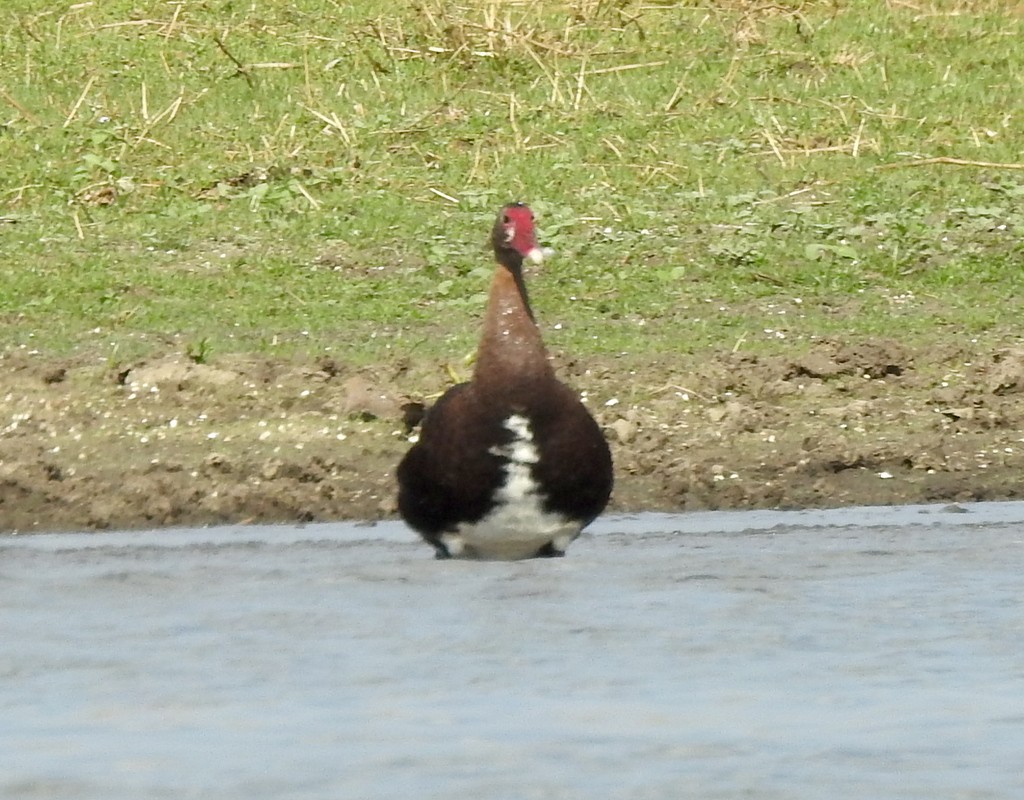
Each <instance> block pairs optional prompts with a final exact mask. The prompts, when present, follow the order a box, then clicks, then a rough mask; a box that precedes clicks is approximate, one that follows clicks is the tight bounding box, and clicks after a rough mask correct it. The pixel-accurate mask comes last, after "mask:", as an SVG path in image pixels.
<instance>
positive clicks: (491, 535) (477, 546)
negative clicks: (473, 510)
mask: <svg viewBox="0 0 1024 800" xmlns="http://www.w3.org/2000/svg"><path fill="white" fill-rule="evenodd" d="M505 428H506V429H507V430H508V431H510V432H511V433H512V441H511V442H509V443H508V444H507V445H503V446H501V447H495V448H494V449H493V450H492V452H493V453H494V455H498V456H502V457H504V458H506V459H508V461H507V462H506V466H505V482H504V483H503V484H502V486H501V488H499V489H498V492H497V495H496V496H495V506H494V508H493V509H492V510H491V511H490V512H489V513H488V514H487V516H486V517H484V518H483V519H481V520H479V521H478V522H474V523H464V524H462V525H460V526H459V527H458V530H457V532H455V533H446V534H444V535H443V536H442V537H441V541H442V542H444V545H445V547H446V548H447V549H448V552H449V554H450V555H451V556H452V557H454V558H460V557H461V558H479V559H494V560H513V559H519V558H530V557H531V556H534V555H536V554H537V551H538V550H540V549H541V548H542V547H543V546H544V545H546V544H548V543H551V544H552V545H553V546H554V548H555V549H556V550H559V551H564V550H565V549H566V548H567V547H568V546H569V543H570V542H571V541H572V540H573V539H575V538H576V536H577V535H578V534H579V532H580V525H579V523H577V522H573V521H572V520H568V519H566V518H565V517H563V516H562V515H561V514H552V513H549V512H546V511H544V509H543V507H542V498H541V494H540V486H538V484H537V482H536V481H535V480H534V479H533V475H532V474H531V473H530V467H531V466H532V465H533V464H536V463H537V462H538V461H539V460H540V454H539V453H538V451H537V445H536V444H535V443H534V441H533V431H532V430H531V429H530V421H529V420H528V419H527V418H526V417H523V416H521V415H519V414H513V415H512V416H510V417H509V418H508V419H507V420H505Z"/></svg>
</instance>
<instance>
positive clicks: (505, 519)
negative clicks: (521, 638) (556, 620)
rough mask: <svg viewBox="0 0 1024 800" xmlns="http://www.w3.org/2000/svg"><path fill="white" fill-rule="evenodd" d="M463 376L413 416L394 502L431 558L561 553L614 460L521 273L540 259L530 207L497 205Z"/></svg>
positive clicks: (603, 495)
mask: <svg viewBox="0 0 1024 800" xmlns="http://www.w3.org/2000/svg"><path fill="white" fill-rule="evenodd" d="M491 240H492V243H493V245H494V253H495V257H496V259H497V265H496V269H495V271H494V278H493V280H492V281H491V289H490V296H489V299H488V302H487V310H486V313H485V315H484V325H483V333H482V335H481V338H480V345H479V347H478V349H477V354H476V366H475V368H474V373H473V379H472V380H471V381H470V382H469V383H460V384H458V385H457V386H453V387H452V388H451V389H449V390H448V391H447V392H445V394H444V395H443V396H442V397H441V398H440V399H439V400H438V401H437V403H436V404H435V405H434V407H433V408H431V409H430V410H429V411H428V412H427V414H426V417H425V418H424V420H423V426H422V429H421V432H420V438H419V441H418V442H417V443H416V444H415V445H413V447H412V448H411V449H410V450H409V452H408V453H406V455H405V458H403V459H402V462H401V463H400V464H399V465H398V509H399V511H400V512H401V514H402V517H403V518H404V519H405V521H406V522H407V523H408V524H409V526H410V527H412V528H413V529H415V530H416V531H418V532H419V534H420V535H421V536H422V537H423V538H424V539H425V540H426V541H427V542H428V543H430V544H431V545H433V547H434V549H435V551H436V552H437V557H438V558H479V559H520V558H532V557H535V556H561V555H564V554H565V550H566V548H567V547H568V546H569V543H570V542H572V541H573V539H575V538H576V537H577V536H578V535H579V533H580V531H581V530H582V529H583V528H584V527H585V526H586V525H588V524H589V523H590V522H592V521H593V520H594V518H595V517H597V515H598V514H600V513H601V512H602V511H603V510H604V507H605V505H606V504H607V503H608V498H609V496H610V495H611V490H612V459H611V453H610V452H609V450H608V444H607V442H606V441H605V439H604V436H603V435H602V433H601V429H600V428H599V427H598V425H597V423H596V422H595V421H594V418H593V417H591V416H590V413H589V412H588V411H587V409H586V408H585V407H584V406H583V404H582V403H581V402H580V400H579V398H578V397H577V395H576V393H575V392H573V391H572V390H571V389H569V387H567V386H566V385H565V384H563V383H560V382H559V381H558V379H557V378H556V377H555V374H554V370H553V369H552V368H551V364H550V363H549V361H548V356H547V351H546V350H545V348H544V342H543V341H542V340H541V336H540V331H539V330H538V329H537V324H536V322H535V321H534V317H533V312H532V311H531V309H530V303H529V300H528V298H527V294H526V285H525V283H524V282H523V261H524V259H530V260H531V261H533V262H535V263H539V262H541V261H542V260H543V253H542V251H541V250H540V248H539V247H538V246H537V240H536V236H535V234H534V229H533V213H532V212H531V211H530V209H529V208H527V207H526V206H525V205H523V204H521V203H512V204H510V205H507V206H505V207H504V208H502V209H501V211H500V212H499V214H498V219H497V221H496V222H495V223H494V231H493V233H492V236H491Z"/></svg>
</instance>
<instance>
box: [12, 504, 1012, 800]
mask: <svg viewBox="0 0 1024 800" xmlns="http://www.w3.org/2000/svg"><path fill="white" fill-rule="evenodd" d="M1022 765H1024V504H1014V503H998V504H984V505H969V506H964V507H962V508H950V507H938V506H935V507H908V508H900V509H888V508H887V509H852V510H844V511H828V512H821V511H817V512H753V513H743V514H741V513H717V514H710V513H709V514H687V515H677V516H666V515H639V516H635V517H617V518H616V517H611V518H607V519H604V520H601V521H600V522H599V523H598V524H596V525H594V526H593V531H592V534H591V535H588V536H586V537H585V538H583V539H581V540H580V541H579V542H577V543H576V544H575V545H574V546H573V547H572V548H571V549H570V551H569V556H568V557H567V558H565V559H561V560H543V561H530V562H519V563H461V562H437V561H434V560H433V559H432V552H431V551H430V549H429V548H427V547H426V546H424V545H421V544H418V543H417V542H415V541H414V540H413V538H412V536H411V535H410V534H409V533H408V532H407V531H406V530H405V529H404V528H402V527H401V526H400V525H398V524H392V523H388V524H380V525H374V526H359V525H350V524H348V525H317V526H308V527H304V528H299V527H244V528H243V527H238V528H219V529H212V530H193V531H182V530H178V531H162V532H153V533H108V534H98V535H96V534H94V535H88V534H82V535H51V536H22V537H9V538H3V539H0V797H2V798H76V800H87V799H89V798H103V800H142V799H144V798H193V797H194V798H204V799H205V798H216V799H217V800H234V799H236V798H237V799H238V800H242V799H243V798H244V800H252V799H253V798H275V799H287V798H400V797H414V798H452V797H465V798H477V799H479V798H584V797H586V798H597V797H603V798H701V799H702V800H706V799H708V798H758V800H762V799H765V800H771V799H773V798H779V799H780V800H781V799H782V798H785V799H786V800H794V798H808V800H810V799H811V798H814V800H822V799H823V798H841V797H843V798H845V797H850V798H928V800H935V799H936V798H1008V799H1009V798H1013V799H1014V800H1017V799H1018V798H1022V797H1024V766H1022Z"/></svg>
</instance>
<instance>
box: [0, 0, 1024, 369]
mask: <svg viewBox="0 0 1024 800" xmlns="http://www.w3.org/2000/svg"><path fill="white" fill-rule="evenodd" d="M0 31H3V33H2V34H0V349H5V348H6V349H9V348H25V349H28V350H39V351H41V352H43V353H54V354H67V353H70V352H75V353H79V354H81V355H82V356H83V357H85V358H88V359H92V358H96V359H99V360H102V361H104V362H106V363H112V364H115V365H116V364H118V363H121V362H123V361H125V360H129V359H132V358H136V357H138V356H140V355H144V354H148V353H167V352H175V351H181V352H185V353H188V354H189V355H191V356H192V357H193V359H194V360H197V361H216V359H217V358H218V356H219V355H222V354H225V353H245V352H254V351H256V352H263V353H281V354H282V355H285V356H288V355H296V354H298V355H304V356H308V355H312V354H316V353H319V352H323V351H330V352H333V353H335V354H339V355H341V356H343V357H344V358H346V359H348V360H349V361H351V362H353V363H357V364H358V363H368V362H374V361H376V362H380V361H384V362H387V361H391V360H395V361H397V360H398V359H400V358H403V357H406V356H409V357H425V358H435V359H446V358H458V356H460V355H462V354H465V353H468V352H470V351H471V350H472V348H473V344H474V340H475V336H476V330H477V327H476V326H477V319H478V316H479V313H480V310H481V304H482V297H483V292H484V291H485V288H486V283H487V280H488V275H489V272H490V268H491V266H490V265H491V259H490V255H489V253H488V252H487V250H486V247H485V240H486V234H487V230H488V228H489V225H490V222H491V219H492V216H493V214H494V211H495V209H496V208H497V207H498V206H499V205H501V204H502V203H503V202H505V201H507V200H509V199H522V200H525V201H528V202H529V203H530V204H531V205H532V206H533V207H534V209H535V211H536V212H537V215H538V220H539V224H540V227H541V229H542V234H543V238H544V243H545V244H548V245H550V246H552V247H554V248H555V249H556V250H557V251H558V256H557V257H556V258H554V259H552V260H550V262H549V263H548V264H546V265H545V266H544V267H543V269H542V270H541V271H540V272H538V273H536V274H534V275H533V276H532V278H531V280H532V286H533V294H534V298H535V305H536V307H537V311H538V315H539V317H540V319H541V320H542V322H543V323H544V326H545V335H546V337H547V339H548V341H549V343H550V345H551V346H552V348H553V349H557V350H560V351H566V352H571V353H573V354H575V355H579V356H586V355H587V354H593V353H603V354H612V353H618V352H629V353H634V354H637V353H645V352H650V353H658V352H677V351H682V352H687V353H690V354H700V353H702V352H704V351H709V352H710V351H713V350H716V349H725V350H733V349H746V350H752V351H755V352H768V353H771V352H778V351H780V350H782V349H786V350H793V349H796V350H799V349H800V348H801V347H803V346H805V344H806V343H807V342H810V341H813V340H814V338H815V337H835V336H840V337H843V338H847V339H855V338H857V337H858V336H875V335H886V336H894V337H898V338H900V339H901V340H903V341H904V342H911V343H914V342H917V343H920V344H921V345H922V346H927V345H928V343H929V342H933V341H937V340H940V339H942V338H947V337H967V338H976V339H978V340H979V341H980V342H981V343H986V342H990V343H991V344H992V346H996V345H998V344H1000V343H1005V342H1006V341H1008V340H1017V338H1018V337H1019V331H1020V327H1019V319H1020V317H1021V314H1022V310H1024V309H1022V307H1021V306H1022V297H1024V292H1022V288H1024V287H1022V283H1024V280H1022V274H1024V273H1022V269H1021V256H1022V252H1024V248H1022V244H1021V242H1022V237H1024V163H1021V162H1022V161H1024V48H1022V47H1021V46H1020V42H1021V41H1022V37H1024V6H1022V5H1021V4H1019V3H1010V2H973V3H972V2H930V1H926V0H891V2H882V1H881V0H852V1H851V2H843V3H835V2H788V0H782V1H781V2H775V3H763V2H740V1H739V0H735V1H733V2H728V1H726V2H679V3H669V2H661V3H658V2H630V1H629V0H617V1H616V2H604V1H602V0H579V1H578V2H575V3H547V2H494V1H492V2H477V3H474V2H467V3H465V4H452V3H445V2H439V1H438V0H421V2H409V3H397V4H393V5H392V6H391V7H390V8H389V9H388V10H385V11H382V10H381V4H380V3H374V2H368V1H366V0H357V1H356V2H350V3H349V2H346V3H341V2H334V0H288V1H286V2H275V3H251V2H231V1H230V0H212V1H211V2H205V3H199V2H189V1H188V0H181V1H180V2H161V3H147V4H138V3H132V2H122V0H104V1H103V2H82V3H74V4H68V3H57V4H55V3H52V2H43V1H42V0H11V1H10V2H7V3H4V5H3V9H2V10H0ZM556 326H558V327H556Z"/></svg>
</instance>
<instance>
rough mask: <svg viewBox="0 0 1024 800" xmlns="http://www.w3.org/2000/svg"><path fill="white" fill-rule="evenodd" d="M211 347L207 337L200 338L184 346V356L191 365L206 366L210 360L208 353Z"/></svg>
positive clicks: (211, 349)
mask: <svg viewBox="0 0 1024 800" xmlns="http://www.w3.org/2000/svg"><path fill="white" fill-rule="evenodd" d="M212 351H213V345H212V344H211V342H210V340H209V339H208V338H207V337H205V336H204V337H202V338H201V339H199V341H197V342H189V343H188V344H186V345H185V355H186V356H187V357H188V360H189V361H191V362H192V363H193V364H207V363H209V360H210V353H211V352H212Z"/></svg>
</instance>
